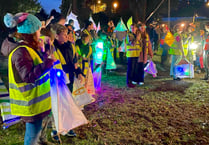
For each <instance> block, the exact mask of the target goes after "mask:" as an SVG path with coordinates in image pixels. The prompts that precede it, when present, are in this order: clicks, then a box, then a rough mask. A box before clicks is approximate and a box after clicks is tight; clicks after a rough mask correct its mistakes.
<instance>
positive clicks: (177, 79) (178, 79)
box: [173, 78, 181, 81]
mask: <svg viewBox="0 0 209 145" xmlns="http://www.w3.org/2000/svg"><path fill="white" fill-rule="evenodd" d="M173 80H175V81H180V80H181V78H173Z"/></svg>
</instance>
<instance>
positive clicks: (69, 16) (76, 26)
mask: <svg viewBox="0 0 209 145" xmlns="http://www.w3.org/2000/svg"><path fill="white" fill-rule="evenodd" d="M77 17H78V16H76V15H75V14H73V12H71V13H70V14H69V15H68V16H67V18H66V20H67V21H66V24H67V23H68V21H69V20H70V19H72V20H73V21H74V28H75V29H74V31H78V30H80V24H79V22H78V19H77Z"/></svg>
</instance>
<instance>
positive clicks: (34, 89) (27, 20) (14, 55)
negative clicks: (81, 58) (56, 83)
mask: <svg viewBox="0 0 209 145" xmlns="http://www.w3.org/2000/svg"><path fill="white" fill-rule="evenodd" d="M15 20H16V21H15ZM14 23H16V24H17V33H19V34H20V35H21V39H22V42H21V43H19V45H18V47H16V48H15V49H14V50H13V51H12V52H11V53H10V54H9V59H8V69H9V93H10V105H11V113H12V115H17V116H21V118H22V120H23V121H24V122H26V131H25V138H24V145H34V144H36V143H37V140H38V135H39V133H40V131H41V128H42V120H43V118H44V117H46V116H47V115H48V114H49V113H50V111H51V96H50V79H49V74H48V71H49V69H50V68H51V67H52V66H53V63H54V61H55V60H53V59H49V58H42V57H41V55H40V49H39V41H38V40H39V37H40V30H41V22H40V21H39V20H38V18H37V17H35V16H34V15H32V14H29V13H21V14H19V16H18V17H16V18H14V17H10V19H7V24H11V25H12V24H14Z"/></svg>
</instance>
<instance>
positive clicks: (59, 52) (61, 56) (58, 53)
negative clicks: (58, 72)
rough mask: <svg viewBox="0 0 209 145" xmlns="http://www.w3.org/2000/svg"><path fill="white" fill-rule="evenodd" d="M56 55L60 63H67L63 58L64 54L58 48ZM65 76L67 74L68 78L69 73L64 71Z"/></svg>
mask: <svg viewBox="0 0 209 145" xmlns="http://www.w3.org/2000/svg"><path fill="white" fill-rule="evenodd" d="M57 55H58V56H59V60H60V62H61V64H62V65H66V64H67V63H66V61H65V58H64V56H63V55H62V52H61V51H60V50H59V49H57ZM65 73H66V72H65ZM66 76H67V78H68V79H70V76H69V73H66Z"/></svg>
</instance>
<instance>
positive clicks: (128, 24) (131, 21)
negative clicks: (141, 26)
mask: <svg viewBox="0 0 209 145" xmlns="http://www.w3.org/2000/svg"><path fill="white" fill-rule="evenodd" d="M132 24H133V18H132V16H131V17H130V18H129V19H128V21H127V27H128V30H129V31H131V25H132Z"/></svg>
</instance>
